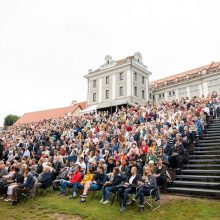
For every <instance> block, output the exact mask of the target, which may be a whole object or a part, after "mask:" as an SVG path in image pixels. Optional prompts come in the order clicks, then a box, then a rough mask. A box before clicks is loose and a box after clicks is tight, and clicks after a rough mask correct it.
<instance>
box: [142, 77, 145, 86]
mask: <svg viewBox="0 0 220 220" xmlns="http://www.w3.org/2000/svg"><path fill="white" fill-rule="evenodd" d="M144 83H145V77H144V76H142V84H144Z"/></svg>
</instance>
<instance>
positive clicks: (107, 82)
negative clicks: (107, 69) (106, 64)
mask: <svg viewBox="0 0 220 220" xmlns="http://www.w3.org/2000/svg"><path fill="white" fill-rule="evenodd" d="M105 82H106V84H109V76H106V78H105Z"/></svg>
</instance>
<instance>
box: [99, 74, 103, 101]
mask: <svg viewBox="0 0 220 220" xmlns="http://www.w3.org/2000/svg"><path fill="white" fill-rule="evenodd" d="M101 102H102V78H100V79H99V103H101Z"/></svg>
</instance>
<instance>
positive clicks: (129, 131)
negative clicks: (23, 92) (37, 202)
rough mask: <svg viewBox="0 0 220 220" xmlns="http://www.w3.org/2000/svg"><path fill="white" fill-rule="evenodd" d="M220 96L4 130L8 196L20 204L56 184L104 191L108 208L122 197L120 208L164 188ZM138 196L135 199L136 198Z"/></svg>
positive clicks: (76, 190) (2, 182) (1, 174)
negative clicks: (27, 196) (170, 173)
mask: <svg viewBox="0 0 220 220" xmlns="http://www.w3.org/2000/svg"><path fill="white" fill-rule="evenodd" d="M219 103H220V97H216V98H213V97H210V96H208V97H206V98H205V97H197V98H191V99H189V98H186V99H184V98H182V99H181V100H179V101H173V102H171V103H169V102H164V103H161V104H158V105H148V106H144V107H141V106H138V107H130V108H128V107H126V108H125V107H122V108H121V109H117V111H116V112H114V113H110V112H108V111H104V112H93V113H91V114H88V115H84V116H79V117H64V118H59V119H50V120H44V121H41V122H37V123H31V124H25V125H17V126H11V127H8V128H5V129H3V130H2V131H1V132H0V145H1V147H0V149H1V148H2V149H3V151H2V152H0V157H1V158H0V160H1V161H0V195H1V198H2V199H4V200H5V201H8V202H10V203H11V204H15V203H16V202H18V201H19V198H20V197H21V195H23V194H28V195H29V196H32V197H34V196H35V192H36V190H37V189H39V188H41V189H47V188H49V187H53V189H54V190H55V189H57V190H59V191H60V193H59V194H60V195H61V196H65V195H67V192H68V189H69V188H71V195H69V196H68V197H69V198H70V199H73V198H75V197H76V196H77V195H78V194H80V201H81V202H86V198H87V196H88V192H89V191H92V192H96V191H100V192H101V201H100V202H101V203H103V204H107V203H109V202H110V201H111V196H112V194H115V193H117V194H118V197H119V202H120V211H125V209H126V206H127V204H129V203H139V205H140V207H141V208H142V209H143V207H144V197H145V196H148V195H149V194H150V193H151V192H152V190H155V199H156V200H158V199H159V198H160V196H159V191H160V190H159V188H161V189H162V191H163V192H166V187H167V180H169V178H170V175H169V172H168V171H169V170H174V171H175V172H181V169H182V166H183V164H184V163H187V160H188V155H189V154H190V153H192V152H193V150H194V147H195V145H196V144H197V143H198V139H199V138H202V136H203V133H204V132H205V131H206V128H207V126H208V125H209V124H210V123H211V122H212V120H213V118H214V117H217V116H220V105H219ZM131 194H133V195H134V196H133V199H130V195H131Z"/></svg>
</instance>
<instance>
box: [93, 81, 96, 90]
mask: <svg viewBox="0 0 220 220" xmlns="http://www.w3.org/2000/svg"><path fill="white" fill-rule="evenodd" d="M95 87H96V80H93V88H95Z"/></svg>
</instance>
